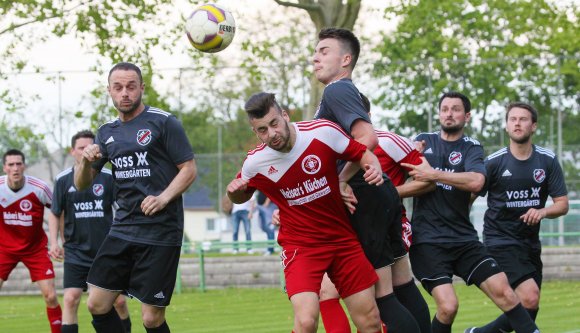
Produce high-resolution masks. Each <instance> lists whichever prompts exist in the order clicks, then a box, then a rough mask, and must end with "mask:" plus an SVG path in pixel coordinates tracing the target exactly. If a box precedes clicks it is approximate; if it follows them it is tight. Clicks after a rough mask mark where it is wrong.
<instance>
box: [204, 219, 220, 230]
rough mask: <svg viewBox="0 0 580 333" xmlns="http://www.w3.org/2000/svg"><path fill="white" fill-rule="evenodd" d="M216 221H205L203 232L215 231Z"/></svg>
mask: <svg viewBox="0 0 580 333" xmlns="http://www.w3.org/2000/svg"><path fill="white" fill-rule="evenodd" d="M216 226H217V223H216V220H215V219H214V218H209V219H206V220H205V230H206V231H216Z"/></svg>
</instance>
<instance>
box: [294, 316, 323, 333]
mask: <svg viewBox="0 0 580 333" xmlns="http://www.w3.org/2000/svg"><path fill="white" fill-rule="evenodd" d="M294 322H295V324H296V326H298V328H299V331H300V332H316V330H317V329H318V318H315V317H313V316H307V315H306V316H297V317H296V318H295V319H294Z"/></svg>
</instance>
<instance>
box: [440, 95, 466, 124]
mask: <svg viewBox="0 0 580 333" xmlns="http://www.w3.org/2000/svg"><path fill="white" fill-rule="evenodd" d="M438 107H439V122H440V123H441V130H442V131H444V132H446V133H448V134H455V133H459V132H461V131H463V128H464V127H465V124H466V123H467V122H468V121H469V119H470V118H471V102H470V101H469V98H467V96H465V95H463V94H462V93H459V92H455V91H450V92H446V93H444V94H443V95H442V96H441V98H439V105H438Z"/></svg>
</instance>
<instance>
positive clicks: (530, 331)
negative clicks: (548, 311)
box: [505, 303, 540, 333]
mask: <svg viewBox="0 0 580 333" xmlns="http://www.w3.org/2000/svg"><path fill="white" fill-rule="evenodd" d="M505 315H506V316H507V318H508V319H509V321H510V324H511V326H512V328H513V329H514V331H516V333H536V332H537V333H539V332H540V331H539V330H538V326H536V324H535V323H534V321H533V320H532V317H530V314H529V313H528V312H527V311H526V309H525V308H524V307H523V306H522V303H518V305H516V306H515V307H514V308H513V309H511V310H509V311H507V312H505Z"/></svg>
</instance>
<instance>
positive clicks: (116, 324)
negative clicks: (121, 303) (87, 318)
mask: <svg viewBox="0 0 580 333" xmlns="http://www.w3.org/2000/svg"><path fill="white" fill-rule="evenodd" d="M92 323H93V327H94V328H95V331H96V332H97V333H125V328H124V327H123V322H121V318H119V315H118V314H117V311H115V308H111V311H109V312H107V313H105V314H102V315H95V314H94V315H93V321H92Z"/></svg>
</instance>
